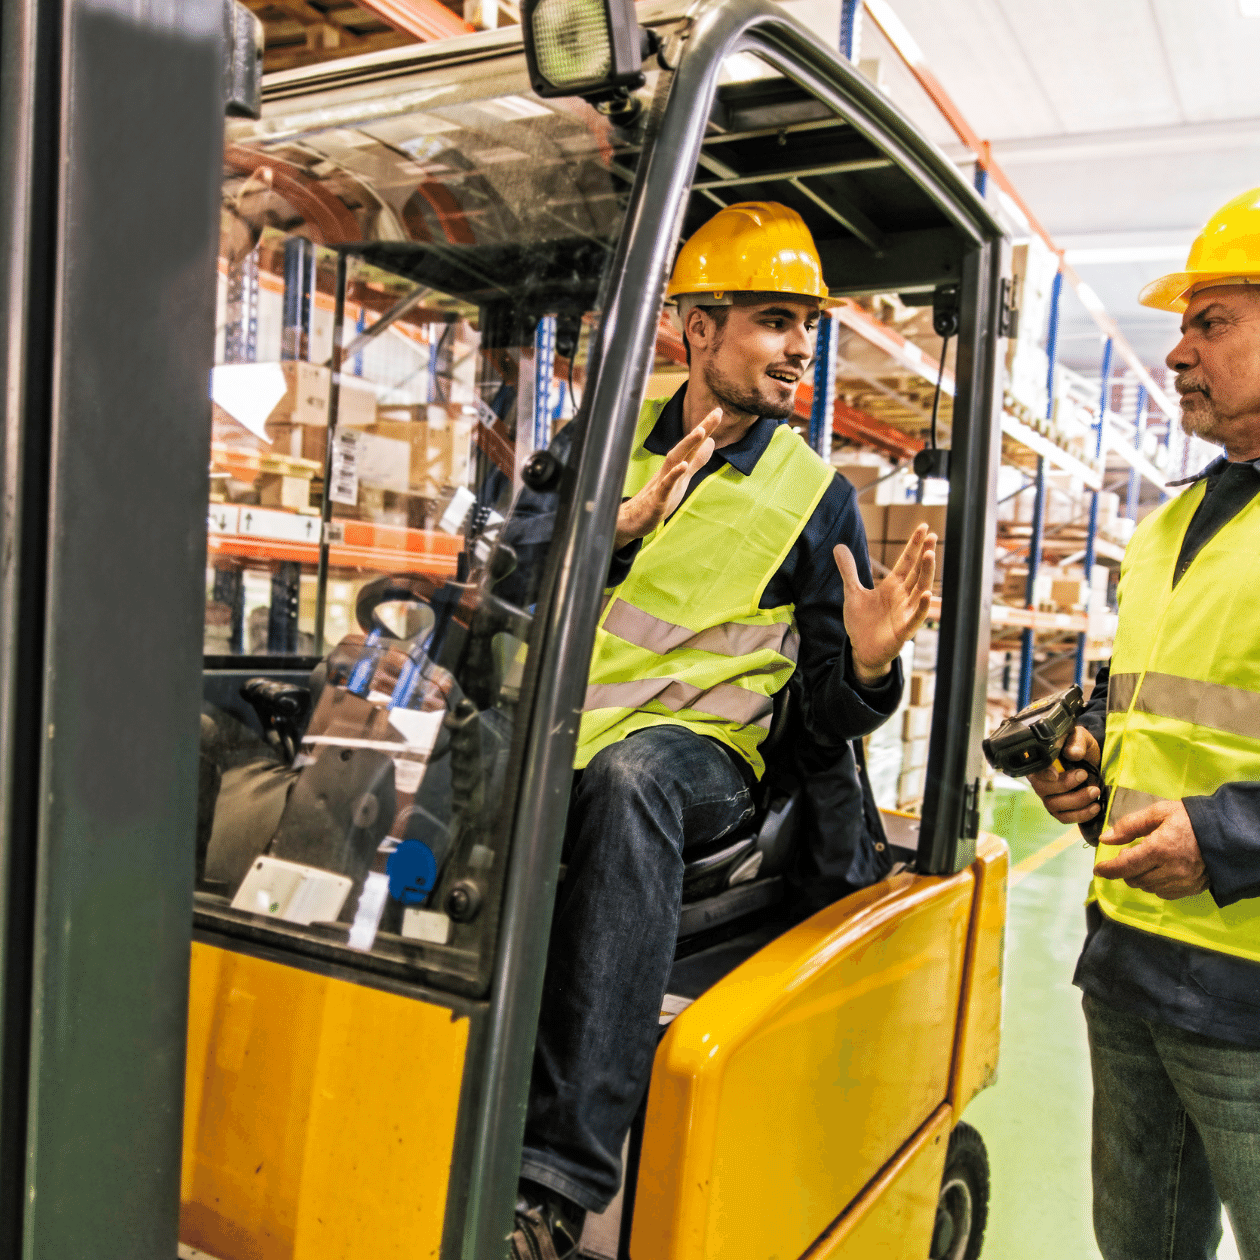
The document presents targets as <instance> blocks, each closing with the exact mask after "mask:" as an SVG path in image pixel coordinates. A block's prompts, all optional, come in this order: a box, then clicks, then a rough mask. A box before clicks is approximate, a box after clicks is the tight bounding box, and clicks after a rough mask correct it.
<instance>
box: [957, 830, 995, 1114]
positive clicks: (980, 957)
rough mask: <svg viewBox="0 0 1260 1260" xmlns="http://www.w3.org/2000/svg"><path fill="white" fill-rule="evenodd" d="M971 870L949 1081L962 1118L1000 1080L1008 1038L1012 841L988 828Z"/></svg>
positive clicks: (982, 835)
mask: <svg viewBox="0 0 1260 1260" xmlns="http://www.w3.org/2000/svg"><path fill="white" fill-rule="evenodd" d="M971 870H972V873H973V874H974V875H975V878H976V897H975V906H974V909H973V910H972V914H971V932H970V937H969V939H968V942H967V969H966V971H965V972H964V973H963V990H962V999H961V1001H960V1003H959V1007H958V1040H957V1044H956V1046H955V1048H954V1070H953V1075H952V1078H951V1080H950V1086H949V1100H950V1102H951V1103H952V1104H953V1107H954V1115H955V1116H959V1117H961V1116H962V1113H963V1109H964V1108H965V1107H966V1106H967V1104H968V1103H969V1102H971V1100H972V1099H973V1098H974V1097H975V1096H976V1095H977V1094H978V1093H979V1092H980V1091H981V1090H982V1089H984V1088H985V1087H986V1086H988V1085H992V1084H993V1082H994V1081H995V1080H996V1079H997V1065H998V1051H999V1049H1000V1043H1001V1040H1002V964H1003V961H1004V959H1005V956H1006V891H1007V887H1006V886H1007V879H1008V876H1009V874H1010V849H1009V848H1008V847H1007V844H1006V841H1005V840H1001V839H999V838H998V837H997V836H993V835H988V834H986V833H984V832H982V833H981V834H980V838H979V839H978V840H977V842H976V857H975V861H973V862H972V864H971Z"/></svg>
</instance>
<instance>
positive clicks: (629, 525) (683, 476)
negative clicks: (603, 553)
mask: <svg viewBox="0 0 1260 1260" xmlns="http://www.w3.org/2000/svg"><path fill="white" fill-rule="evenodd" d="M721 423H722V408H721V407H714V408H713V410H712V411H710V412H709V414H708V415H707V416H705V418H704V419H703V420H701V421H700V423H699V424H698V425H696V427H695V428H694V429H692V430H691V432H690V433H688V434H687V436H686V437H685V438H683V440H682V441H681V442H679V443H678V445H677V446H675V447H674V449H673V450H672V451H670V453H669V454H668V455H666V456H665V462H664V463H663V464H662V465H661V467H660V468H659V469H658V470H657V472H656V473H655V475H654V476H653V477H652V479H651V480H650V481H649V482H648V483H647V485H646V486H644V487H643V489H642V490H640V491H639V493H638V494H636V495H634V496H633V497H632V498H629V499H627V500H626V501H625V502H624V503H623V504H622V505H621V510H620V511H619V512H618V513H617V540H616V542H615V544H614V547H615V549H616V550H617V551H620V550H621V549H622V547H624V546H626V545H627V544H628V543H631V542H633V541H634V540H635V539H636V538H644V537H646V536H647V535H648V534H650V533H651V532H652V531H653V530H654V529H655V528H656V527H657V526H658V525H659V524H660V523H661V522H662V521H663V520H666V519H667V518H668V517H669V515H670V514H671V513H672V512H673V511H674V510H675V509H676V508H677V507H678V505H679V504H680V503H681V502H682V501H683V495H685V494H686V493H687V487H688V486H689V485H690V484H691V478H692V477H693V476H694V475H695V474H696V473H697V472H699V471H700V469H701V468H703V467H704V466H705V464H707V463H708V462H709V460H710V459H711V458H712V456H713V449H714V446H713V432H714V430H715V429H716V428H717V427H718V425H719V424H721Z"/></svg>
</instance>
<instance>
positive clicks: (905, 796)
mask: <svg viewBox="0 0 1260 1260" xmlns="http://www.w3.org/2000/svg"><path fill="white" fill-rule="evenodd" d="M926 779H927V770H926V767H924V766H916V767H915V768H914V769H913V770H905V771H903V772H902V774H901V777H900V778H899V779H898V780H897V804H898V806H905V805H913V804H914V803H915V802H916V801H921V800H922V799H923V784H924V782H925V781H926Z"/></svg>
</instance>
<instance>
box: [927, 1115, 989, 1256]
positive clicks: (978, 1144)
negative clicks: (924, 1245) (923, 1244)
mask: <svg viewBox="0 0 1260 1260" xmlns="http://www.w3.org/2000/svg"><path fill="white" fill-rule="evenodd" d="M988 1218H989V1155H988V1152H987V1151H986V1150H985V1149H984V1139H983V1138H982V1137H981V1136H980V1134H979V1133H977V1132H976V1131H975V1129H973V1128H972V1127H971V1125H969V1124H965V1123H963V1122H961V1121H960V1122H959V1123H958V1124H957V1125H956V1126H955V1127H954V1131H953V1133H951V1134H950V1135H949V1150H948V1151H947V1152H946V1155H945V1173H944V1175H943V1176H942V1177H941V1197H940V1199H939V1200H938V1201H937V1204H936V1228H935V1229H934V1230H933V1231H932V1250H931V1252H930V1254H929V1260H976V1257H977V1256H979V1254H980V1248H981V1246H982V1245H983V1243H984V1227H985V1223H986V1222H987V1221H988Z"/></svg>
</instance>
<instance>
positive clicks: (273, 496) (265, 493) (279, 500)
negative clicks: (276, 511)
mask: <svg viewBox="0 0 1260 1260" xmlns="http://www.w3.org/2000/svg"><path fill="white" fill-rule="evenodd" d="M256 484H257V486H258V505H259V506H260V507H276V508H290V509H292V510H293V511H298V510H305V509H306V508H309V507H310V505H311V483H310V480H309V479H308V478H306V477H286V476H284V475H283V474H282V473H263V474H262V475H261V476H260V477H259V478H258V481H257V483H256Z"/></svg>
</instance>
